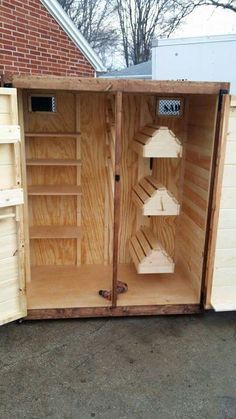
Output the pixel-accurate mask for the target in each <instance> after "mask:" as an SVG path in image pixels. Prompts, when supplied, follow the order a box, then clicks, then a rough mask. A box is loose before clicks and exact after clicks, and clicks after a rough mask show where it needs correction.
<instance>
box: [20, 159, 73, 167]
mask: <svg viewBox="0 0 236 419" xmlns="http://www.w3.org/2000/svg"><path fill="white" fill-rule="evenodd" d="M26 164H27V166H80V165H81V160H75V159H65V160H64V159H27V160H26Z"/></svg>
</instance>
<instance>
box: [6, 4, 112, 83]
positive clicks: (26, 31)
mask: <svg viewBox="0 0 236 419" xmlns="http://www.w3.org/2000/svg"><path fill="white" fill-rule="evenodd" d="M100 71H104V67H103V65H102V62H101V61H100V59H99V57H98V56H97V54H96V53H95V52H94V50H93V49H92V48H91V46H90V45H89V44H88V42H87V41H86V40H85V38H84V37H83V36H82V34H81V33H80V32H79V30H78V29H77V28H76V26H75V25H74V24H73V22H72V21H71V19H70V18H69V17H68V15H67V14H66V13H65V11H64V10H63V9H62V7H61V6H60V5H59V3H58V2H57V1H56V0H24V1H20V0H1V1H0V74H1V78H2V79H3V80H4V81H10V79H11V75H12V74H19V73H20V74H38V75H43V74H51V75H57V76H78V77H88V76H90V77H93V76H95V74H96V72H100Z"/></svg>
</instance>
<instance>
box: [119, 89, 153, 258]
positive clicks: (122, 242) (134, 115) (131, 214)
mask: <svg viewBox="0 0 236 419" xmlns="http://www.w3.org/2000/svg"><path fill="white" fill-rule="evenodd" d="M154 104H155V98H154V97H152V96H138V95H125V96H124V100H123V120H122V127H123V128H122V159H121V215H120V217H121V220H122V222H121V225H120V237H119V262H120V263H129V262H131V258H130V254H129V250H128V243H129V240H130V238H131V237H132V236H133V235H134V234H135V232H136V230H137V229H138V228H139V227H140V226H141V225H145V223H146V221H147V218H146V217H143V216H142V215H140V214H138V211H137V208H136V206H135V205H134V203H133V202H132V188H133V187H134V185H135V184H136V183H137V180H138V178H139V176H140V177H141V176H144V175H149V174H150V171H149V169H148V166H142V170H141V169H140V165H139V163H140V158H139V156H138V155H137V153H135V152H134V151H133V150H132V147H131V146H132V141H133V138H134V135H135V133H136V132H138V131H139V130H140V127H141V126H143V125H146V124H148V123H151V122H153V118H154V112H155V108H154ZM145 218H146V220H145Z"/></svg>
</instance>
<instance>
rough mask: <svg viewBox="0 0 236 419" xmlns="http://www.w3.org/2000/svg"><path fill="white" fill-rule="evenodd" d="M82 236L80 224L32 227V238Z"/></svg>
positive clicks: (71, 237)
mask: <svg viewBox="0 0 236 419" xmlns="http://www.w3.org/2000/svg"><path fill="white" fill-rule="evenodd" d="M78 237H80V227H78V226H67V225H64V226H33V227H30V238H31V239H73V238H76V239H77V238H78Z"/></svg>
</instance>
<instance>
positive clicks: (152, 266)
mask: <svg viewBox="0 0 236 419" xmlns="http://www.w3.org/2000/svg"><path fill="white" fill-rule="evenodd" d="M129 251H130V255H131V257H132V259H133V262H134V264H135V267H136V269H137V272H138V273H139V274H154V273H173V272H174V262H173V260H172V259H171V258H170V257H169V256H168V254H167V253H166V251H165V250H164V249H163V247H162V246H161V244H160V243H159V242H158V240H157V239H156V238H155V237H154V235H153V233H152V232H151V230H150V229H149V228H148V227H145V226H143V227H141V229H140V230H139V231H137V233H136V234H135V236H133V237H132V238H131V240H130V242H129Z"/></svg>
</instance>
